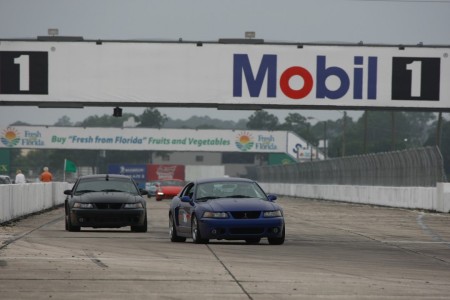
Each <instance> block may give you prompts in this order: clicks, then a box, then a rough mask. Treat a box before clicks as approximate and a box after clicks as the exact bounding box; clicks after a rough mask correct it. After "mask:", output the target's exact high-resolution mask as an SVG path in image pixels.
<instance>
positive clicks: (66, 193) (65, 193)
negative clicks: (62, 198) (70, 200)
mask: <svg viewBox="0 0 450 300" xmlns="http://www.w3.org/2000/svg"><path fill="white" fill-rule="evenodd" d="M64 195H68V196H70V195H72V190H65V191H64Z"/></svg>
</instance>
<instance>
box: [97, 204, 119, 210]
mask: <svg viewBox="0 0 450 300" xmlns="http://www.w3.org/2000/svg"><path fill="white" fill-rule="evenodd" d="M122 205H123V204H122V203H95V206H96V207H97V208H98V209H121V208H122Z"/></svg>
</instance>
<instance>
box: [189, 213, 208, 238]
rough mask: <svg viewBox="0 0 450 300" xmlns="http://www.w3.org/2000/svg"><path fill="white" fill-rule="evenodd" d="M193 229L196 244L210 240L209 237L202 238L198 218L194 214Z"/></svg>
mask: <svg viewBox="0 0 450 300" xmlns="http://www.w3.org/2000/svg"><path fill="white" fill-rule="evenodd" d="M191 231H192V241H193V242H194V244H206V243H208V242H209V240H208V239H203V238H202V236H201V234H200V228H199V224H198V220H197V217H196V216H195V215H194V216H192V223H191Z"/></svg>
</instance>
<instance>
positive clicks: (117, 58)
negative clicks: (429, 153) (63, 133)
mask: <svg viewBox="0 0 450 300" xmlns="http://www.w3.org/2000/svg"><path fill="white" fill-rule="evenodd" d="M449 52H450V47H434V48H433V47H405V48H399V47H387V46H386V47H369V46H367V47H366V46H331V45H330V46H327V45H305V46H303V47H297V46H296V45H269V44H262V45H230V44H215V43H203V44H201V45H197V44H195V43H145V42H102V43H96V42H95V41H83V42H81V41H79V42H61V41H60V42H53V41H1V43H0V101H2V103H3V104H14V103H22V104H28V105H30V104H35V105H36V104H41V103H47V104H49V103H50V104H53V105H57V104H58V103H61V104H63V103H66V104H68V103H71V104H77V103H79V104H80V105H91V106H96V105H108V106H109V105H111V106H115V105H123V106H127V105H134V106H146V105H153V106H158V105H161V106H164V105H165V106H173V105H180V106H205V107H216V106H221V105H222V106H224V107H226V106H233V107H236V106H238V107H239V106H242V107H244V106H259V107H262V108H265V107H267V108H277V107H279V108H283V107H293V108H296V107H299V108H301V107H307V108H315V107H317V108H330V109H333V107H348V108H356V109H358V108H360V109H363V108H423V109H435V110H450V84H448V83H449V82H450V59H449V58H448V55H449Z"/></svg>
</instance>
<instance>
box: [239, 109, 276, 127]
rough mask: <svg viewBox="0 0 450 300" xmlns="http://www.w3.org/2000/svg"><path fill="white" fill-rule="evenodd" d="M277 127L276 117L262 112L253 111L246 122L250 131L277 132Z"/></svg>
mask: <svg viewBox="0 0 450 300" xmlns="http://www.w3.org/2000/svg"><path fill="white" fill-rule="evenodd" d="M278 126H279V123H278V117H277V116H275V115H272V114H269V113H268V112H267V111H264V110H258V111H255V113H253V115H251V116H250V117H249V118H248V122H247V128H248V129H252V130H277V129H278Z"/></svg>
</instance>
